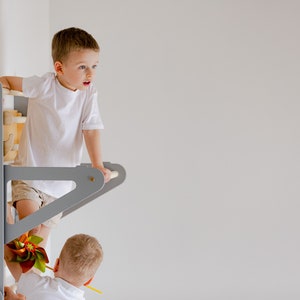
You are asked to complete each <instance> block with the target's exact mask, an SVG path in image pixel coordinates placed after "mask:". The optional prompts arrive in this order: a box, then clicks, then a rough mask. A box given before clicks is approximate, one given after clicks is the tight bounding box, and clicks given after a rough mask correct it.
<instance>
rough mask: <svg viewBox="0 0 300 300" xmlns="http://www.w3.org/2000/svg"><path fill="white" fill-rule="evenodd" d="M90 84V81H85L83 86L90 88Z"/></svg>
mask: <svg viewBox="0 0 300 300" xmlns="http://www.w3.org/2000/svg"><path fill="white" fill-rule="evenodd" d="M90 83H91V82H90V81H84V82H83V85H84V86H88V85H89V84H90Z"/></svg>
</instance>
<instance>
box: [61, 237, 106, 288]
mask: <svg viewBox="0 0 300 300" xmlns="http://www.w3.org/2000/svg"><path fill="white" fill-rule="evenodd" d="M102 259H103V251H102V247H101V245H100V243H99V242H98V241H97V239H96V238H94V237H92V236H89V235H87V234H76V235H73V236H72V237H70V238H68V239H67V241H66V242H65V244H64V246H63V248H62V250H61V253H60V256H59V262H58V267H57V270H56V276H57V277H61V278H63V279H64V280H66V281H68V282H70V283H71V284H73V285H75V286H82V285H83V284H84V283H86V282H87V281H89V280H90V279H91V278H93V277H94V275H95V273H96V271H97V269H98V268H99V266H100V264H101V262H102Z"/></svg>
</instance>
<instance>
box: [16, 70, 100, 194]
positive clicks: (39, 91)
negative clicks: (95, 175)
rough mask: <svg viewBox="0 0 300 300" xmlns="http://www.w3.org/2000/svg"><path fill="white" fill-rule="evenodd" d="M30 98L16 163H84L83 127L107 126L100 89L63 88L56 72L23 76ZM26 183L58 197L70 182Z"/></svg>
mask: <svg viewBox="0 0 300 300" xmlns="http://www.w3.org/2000/svg"><path fill="white" fill-rule="evenodd" d="M23 94H24V96H25V97H28V98H29V100H28V110H27V118H26V123H25V126H24V129H23V132H22V136H21V140H20V145H19V151H18V156H17V158H16V161H15V164H16V165H21V166H28V167H75V166H78V165H79V164H80V163H81V158H82V151H83V134H82V130H85V129H87V130H91V129H102V128H104V126H103V123H102V120H101V117H100V113H99V109H98V100H97V96H98V93H97V90H96V88H95V87H94V86H93V85H90V86H89V87H88V88H87V90H82V91H81V90H76V91H71V90H69V89H67V88H65V87H63V86H62V85H61V84H60V83H59V82H58V80H57V78H56V77H55V74H54V73H47V74H45V75H44V76H42V77H37V76H33V77H29V78H24V79H23ZM26 182H27V183H28V184H29V185H30V186H32V187H34V188H36V189H39V190H41V191H43V192H44V193H46V194H49V195H51V196H54V197H56V198H58V197H61V196H62V195H64V194H66V193H68V192H70V191H71V190H72V187H73V184H72V182H71V181H46V180H45V181H42V180H39V181H36V180H35V181H32V180H31V181H29V180H26Z"/></svg>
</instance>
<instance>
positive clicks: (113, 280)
mask: <svg viewBox="0 0 300 300" xmlns="http://www.w3.org/2000/svg"><path fill="white" fill-rule="evenodd" d="M299 9H300V3H299V2H298V1H292V0H287V1H268V0H263V1H262V0H260V1H258V0H254V1H234V0H231V1H230V0H227V1H222V0H215V1H192V0H187V1H171V0H160V1H158V0H153V1H138V0H127V1H121V0H119V1H118V0H112V1H96V0H86V1H74V0H72V1H71V0H52V1H50V32H51V36H52V34H54V33H55V32H56V31H57V30H59V29H61V28H64V27H68V26H78V27H82V28H84V29H86V30H88V31H90V32H91V33H92V34H93V35H94V36H95V37H96V38H97V40H98V41H99V43H100V45H101V47H102V52H101V66H100V68H99V70H98V72H99V74H98V78H97V81H96V84H97V86H98V88H99V90H100V104H101V110H102V115H103V119H104V121H105V125H106V129H105V131H104V132H103V138H102V140H103V153H104V158H105V160H108V161H112V162H116V163H120V164H122V165H123V166H124V167H125V168H126V170H127V179H126V181H125V183H124V184H123V185H122V186H120V187H118V188H117V189H115V190H113V191H111V192H110V193H109V194H106V195H104V196H103V197H101V198H99V199H97V200H95V201H94V202H92V203H90V204H88V205H87V206H85V207H83V208H81V209H80V210H78V211H76V212H75V213H73V214H72V215H69V216H67V217H66V218H65V219H63V220H62V222H61V224H59V226H58V227H57V228H56V229H55V230H54V231H53V233H52V243H53V244H54V243H55V246H56V247H55V248H54V249H53V251H54V252H55V251H57V252H58V251H59V248H60V247H61V245H62V244H63V242H64V240H65V239H66V238H67V237H68V236H70V235H71V234H73V233H78V232H85V233H89V234H92V235H96V236H97V237H98V238H99V240H100V241H101V243H102V245H103V248H104V251H105V259H104V262H103V265H102V267H101V268H100V270H99V272H98V274H97V276H96V278H95V280H94V282H93V285H94V286H95V287H97V288H99V289H102V290H103V291H104V293H105V294H104V296H103V299H111V300H118V299H122V300H124V299H131V300H133V299H143V300H148V299H151V300H152V299H172V300H176V299H185V300H187V299H191V300H194V299H222V300H226V299H228V300H240V299H243V300H246V299H249V300H250V299H251V300H252V299H255V300H267V299H272V300H276V299H278V300H279V299H289V300H294V299H299V297H300V288H299V282H298V281H299V280H298V278H299V276H300V271H299V270H300V268H299V264H300V259H299V248H300V238H299V227H300V221H299V217H298V216H299V213H298V211H299V209H300V204H299V179H300V178H299V177H300V175H299V174H300V173H299V157H300V156H299V150H300V134H299V128H300V121H299V117H298V115H299V109H300V101H299V98H300V90H299V75H300V72H299V70H300V60H299V48H300V42H299V38H298V37H299V28H300V20H299V17H298V11H299ZM33 40H34V38H33ZM35 61H37V59H35ZM37 63H40V62H39V61H37ZM85 159H86V160H87V157H85ZM54 254H55V253H54ZM57 254H58V253H57ZM88 299H98V295H96V294H94V293H92V292H88Z"/></svg>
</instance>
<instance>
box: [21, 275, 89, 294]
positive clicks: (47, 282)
mask: <svg viewBox="0 0 300 300" xmlns="http://www.w3.org/2000/svg"><path fill="white" fill-rule="evenodd" d="M17 292H18V293H20V294H23V295H25V296H26V300H54V299H55V300H67V299H70V300H85V297H84V291H83V290H81V289H79V288H77V287H75V286H73V285H71V284H70V283H68V282H67V281H65V280H63V279H61V278H51V277H49V276H40V275H38V274H36V273H34V272H32V271H29V272H27V273H23V274H22V275H21V277H20V279H19V281H18V283H17Z"/></svg>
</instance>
